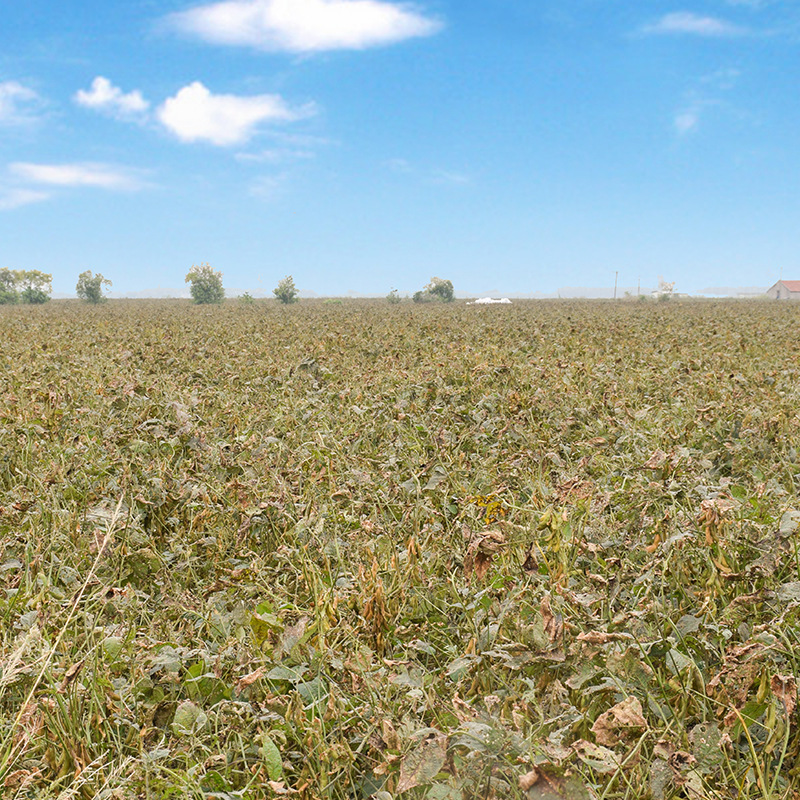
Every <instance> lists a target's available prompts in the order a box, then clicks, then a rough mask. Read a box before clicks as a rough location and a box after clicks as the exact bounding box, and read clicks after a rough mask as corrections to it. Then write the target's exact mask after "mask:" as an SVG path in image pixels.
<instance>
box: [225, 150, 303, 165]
mask: <svg viewBox="0 0 800 800" xmlns="http://www.w3.org/2000/svg"><path fill="white" fill-rule="evenodd" d="M315 156H316V153H314V152H313V151H312V150H290V149H288V148H271V149H267V150H260V151H258V152H257V153H237V154H236V155H235V158H236V160H237V161H241V162H242V163H243V164H283V163H286V162H287V161H305V160H308V159H311V158H314V157H315Z"/></svg>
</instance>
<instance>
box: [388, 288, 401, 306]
mask: <svg viewBox="0 0 800 800" xmlns="http://www.w3.org/2000/svg"><path fill="white" fill-rule="evenodd" d="M386 300H387V302H388V303H389V304H390V305H393V306H396V305H397V304H398V303H401V302H402V300H401V299H400V292H398V291H397V289H392V291H391V292H389V294H387V295H386Z"/></svg>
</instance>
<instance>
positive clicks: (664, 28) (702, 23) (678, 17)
mask: <svg viewBox="0 0 800 800" xmlns="http://www.w3.org/2000/svg"><path fill="white" fill-rule="evenodd" d="M644 32H645V33H652V34H688V35H691V36H707V37H712V38H720V37H725V36H741V35H742V34H744V33H746V29H744V28H740V27H739V26H738V25H734V24H733V23H731V22H727V21H726V20H722V19H718V18H717V17H705V16H701V15H700V14H693V13H692V12H691V11H676V12H674V13H672V14H666V15H665V16H663V17H662V18H661V19H660V20H658V22H655V23H653V24H652V25H647V26H646V27H645V28H644Z"/></svg>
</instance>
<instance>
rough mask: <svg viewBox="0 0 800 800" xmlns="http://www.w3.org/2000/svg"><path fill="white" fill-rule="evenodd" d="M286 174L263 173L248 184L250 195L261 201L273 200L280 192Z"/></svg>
mask: <svg viewBox="0 0 800 800" xmlns="http://www.w3.org/2000/svg"><path fill="white" fill-rule="evenodd" d="M286 177H287V176H286V175H284V174H280V175H263V176H261V177H260V178H256V180H254V181H253V183H252V184H251V185H250V196H251V197H254V198H256V199H257V200H262V201H271V200H275V199H276V198H277V197H278V195H280V194H281V192H282V190H283V186H284V184H285V182H286Z"/></svg>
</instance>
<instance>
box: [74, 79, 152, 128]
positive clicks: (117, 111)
mask: <svg viewBox="0 0 800 800" xmlns="http://www.w3.org/2000/svg"><path fill="white" fill-rule="evenodd" d="M73 99H74V100H75V102H76V103H77V104H78V105H79V106H84V107H85V108H92V109H95V110H96V111H105V112H107V113H109V114H111V115H112V116H114V117H117V118H121V119H130V118H133V117H141V116H142V115H144V114H146V113H147V110H148V108H149V107H150V103H148V102H147V100H145V99H144V97H142V93H141V92H140V91H138V90H135V91H132V92H128V93H127V94H126V93H124V92H123V91H122V89H120V88H118V87H117V86H114V84H112V83H111V81H110V80H108V78H104V77H103V76H102V75H98V76H97V77H96V78H95V79H94V80H93V81H92V86H91V88H90V89H89V90H88V91H86V90H84V89H80V90H79V91H78V92H76V93H75V95H74V97H73Z"/></svg>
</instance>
